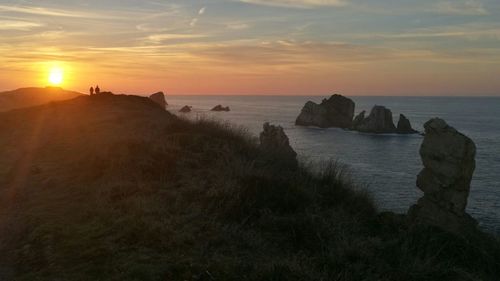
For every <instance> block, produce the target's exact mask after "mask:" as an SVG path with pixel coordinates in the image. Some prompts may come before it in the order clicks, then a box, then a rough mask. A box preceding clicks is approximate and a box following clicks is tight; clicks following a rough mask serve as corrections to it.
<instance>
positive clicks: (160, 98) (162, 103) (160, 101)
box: [149, 92, 168, 108]
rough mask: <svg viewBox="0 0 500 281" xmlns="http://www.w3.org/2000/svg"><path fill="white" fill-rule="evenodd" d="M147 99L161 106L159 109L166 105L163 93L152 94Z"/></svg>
mask: <svg viewBox="0 0 500 281" xmlns="http://www.w3.org/2000/svg"><path fill="white" fill-rule="evenodd" d="M149 98H150V99H151V100H152V101H154V102H155V103H157V104H158V105H159V106H161V108H165V107H166V106H167V105H168V103H167V101H166V100H165V94H164V93H163V92H158V93H155V94H152V95H151V96H149Z"/></svg>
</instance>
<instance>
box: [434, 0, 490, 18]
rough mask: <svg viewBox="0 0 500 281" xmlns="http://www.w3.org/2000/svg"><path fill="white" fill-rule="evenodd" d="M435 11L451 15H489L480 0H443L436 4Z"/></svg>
mask: <svg viewBox="0 0 500 281" xmlns="http://www.w3.org/2000/svg"><path fill="white" fill-rule="evenodd" d="M435 11H436V12H437V13H440V14H449V15H487V14H488V11H487V10H486V9H485V8H484V5H483V3H482V2H481V1H480V0H454V1H441V2H438V3H436V4H435Z"/></svg>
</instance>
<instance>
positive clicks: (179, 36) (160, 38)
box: [148, 33, 208, 43]
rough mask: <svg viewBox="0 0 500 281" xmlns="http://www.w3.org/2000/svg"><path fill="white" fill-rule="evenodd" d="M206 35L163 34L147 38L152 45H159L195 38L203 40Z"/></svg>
mask: <svg viewBox="0 0 500 281" xmlns="http://www.w3.org/2000/svg"><path fill="white" fill-rule="evenodd" d="M205 37H208V35H203V34H177V33H164V34H153V35H150V36H148V40H149V41H151V42H153V43H161V42H164V41H172V40H188V39H197V38H205Z"/></svg>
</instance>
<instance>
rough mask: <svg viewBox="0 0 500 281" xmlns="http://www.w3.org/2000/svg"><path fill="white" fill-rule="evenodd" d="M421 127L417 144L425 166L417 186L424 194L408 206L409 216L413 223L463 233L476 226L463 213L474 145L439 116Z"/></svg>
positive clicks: (470, 177) (472, 170)
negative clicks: (420, 137) (422, 135)
mask: <svg viewBox="0 0 500 281" xmlns="http://www.w3.org/2000/svg"><path fill="white" fill-rule="evenodd" d="M424 127H425V138H424V141H423V143H422V146H421V147H420V157H421V158H422V162H423V165H424V169H423V170H422V171H421V172H420V174H419V175H418V177H417V186H418V188H420V189H421V190H422V191H423V192H424V196H423V197H422V198H420V199H419V200H418V202H417V204H416V205H413V206H412V207H411V208H410V210H409V212H408V217H409V219H410V220H411V221H413V222H418V223H425V224H429V225H433V226H437V227H439V228H442V229H445V230H447V231H450V232H453V233H456V234H460V233H463V232H464V231H466V230H468V229H472V228H474V227H475V226H476V221H475V220H474V219H473V218H472V217H471V216H469V215H468V214H467V213H466V212H465V208H466V206H467V198H468V196H469V190H470V183H471V179H472V174H473V173H474V169H475V159H474V158H475V155H476V146H475V144H474V142H473V141H472V140H471V139H470V138H468V137H467V136H465V135H463V134H461V133H460V132H458V131H457V130H455V129H454V128H452V127H450V126H449V125H448V124H446V122H445V121H444V120H442V119H438V118H436V119H432V120H430V121H428V122H427V123H426V124H425V126H424Z"/></svg>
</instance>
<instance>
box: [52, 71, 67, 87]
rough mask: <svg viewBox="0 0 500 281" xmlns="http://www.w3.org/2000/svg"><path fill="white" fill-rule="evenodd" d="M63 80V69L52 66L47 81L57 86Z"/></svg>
mask: <svg viewBox="0 0 500 281" xmlns="http://www.w3.org/2000/svg"><path fill="white" fill-rule="evenodd" d="M63 80H64V71H63V69H62V68H60V67H52V68H51V69H50V70H49V83H50V84H51V85H54V86H59V85H61V84H62V82H63Z"/></svg>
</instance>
